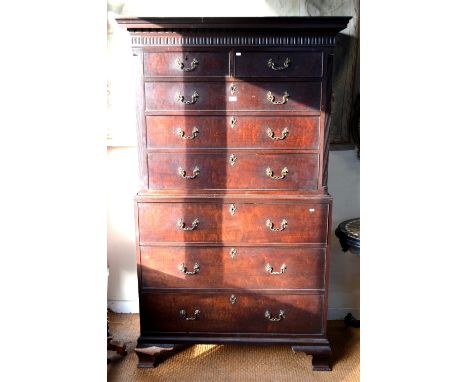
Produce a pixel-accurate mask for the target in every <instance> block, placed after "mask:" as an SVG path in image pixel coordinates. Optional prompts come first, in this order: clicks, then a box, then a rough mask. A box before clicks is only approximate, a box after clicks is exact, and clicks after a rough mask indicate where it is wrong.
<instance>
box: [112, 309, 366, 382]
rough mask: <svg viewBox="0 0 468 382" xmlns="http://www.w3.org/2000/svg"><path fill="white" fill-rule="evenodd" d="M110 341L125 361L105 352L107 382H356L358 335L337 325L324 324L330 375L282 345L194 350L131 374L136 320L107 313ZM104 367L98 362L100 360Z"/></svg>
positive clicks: (207, 346) (134, 369)
mask: <svg viewBox="0 0 468 382" xmlns="http://www.w3.org/2000/svg"><path fill="white" fill-rule="evenodd" d="M109 326H110V332H111V335H112V337H113V339H114V340H116V341H121V342H124V343H125V344H126V345H127V351H128V355H126V356H124V357H121V356H120V355H118V354H116V353H115V352H111V351H108V352H107V356H108V358H110V359H111V360H112V362H111V363H110V364H108V366H107V380H108V381H111V382H117V381H122V382H123V381H125V382H133V381H138V382H139V381H142V382H146V381H148V382H150V381H155V382H156V381H158V382H166V381H168V382H169V381H170V382H173V381H177V382H189V381H190V382H302V381H314V382H332V381H333V382H358V381H359V375H360V366H359V365H360V363H359V329H355V328H346V327H345V325H344V324H343V321H329V322H328V338H329V340H330V343H331V348H332V352H333V358H332V368H333V370H332V371H330V372H326V371H325V372H324V371H314V372H313V371H312V367H311V356H308V355H306V354H304V353H294V352H293V351H292V350H291V347H290V346H286V345H194V346H190V347H189V348H187V349H185V350H183V351H182V352H180V353H176V354H174V355H173V356H171V357H169V358H167V359H166V360H164V361H163V362H162V363H161V364H159V365H158V366H157V367H156V368H154V369H137V367H136V365H137V356H136V354H135V352H134V351H133V349H134V348H135V346H136V340H137V338H138V336H139V322H138V314H117V313H109ZM103 362H104V360H103Z"/></svg>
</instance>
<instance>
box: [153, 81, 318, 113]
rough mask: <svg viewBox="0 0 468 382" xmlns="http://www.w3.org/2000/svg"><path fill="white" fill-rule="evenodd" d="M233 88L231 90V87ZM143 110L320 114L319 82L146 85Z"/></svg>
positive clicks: (187, 82) (168, 83)
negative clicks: (144, 108)
mask: <svg viewBox="0 0 468 382" xmlns="http://www.w3.org/2000/svg"><path fill="white" fill-rule="evenodd" d="M233 85H234V87H233ZM145 97H146V110H147V111H196V110H228V111H235V110H237V111H242V110H255V111H307V112H311V113H315V114H319V113H320V99H321V98H320V97H321V83H320V82H231V83H229V82H226V83H224V82H189V81H186V82H146V83H145Z"/></svg>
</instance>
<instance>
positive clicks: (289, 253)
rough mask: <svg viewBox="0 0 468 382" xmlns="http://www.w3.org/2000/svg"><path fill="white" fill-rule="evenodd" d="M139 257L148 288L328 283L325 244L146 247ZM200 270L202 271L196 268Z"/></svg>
mask: <svg viewBox="0 0 468 382" xmlns="http://www.w3.org/2000/svg"><path fill="white" fill-rule="evenodd" d="M140 256H141V260H140V261H141V287H142V289H144V290H147V289H153V288H156V289H157V288H188V289H192V288H226V289H232V288H234V289H236V288H244V289H246V288H247V289H317V290H323V288H324V284H325V279H324V268H325V249H324V248H311V247H305V246H304V247H267V246H262V247H236V246H227V247H208V248H207V247H193V246H186V247H166V246H144V247H141V249H140ZM197 265H198V266H197ZM268 265H270V266H271V270H270V267H268ZM282 267H283V268H282ZM195 269H197V270H198V271H197V272H196V273H194V270H195ZM273 272H274V273H273Z"/></svg>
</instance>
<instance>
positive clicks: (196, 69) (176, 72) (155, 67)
mask: <svg viewBox="0 0 468 382" xmlns="http://www.w3.org/2000/svg"><path fill="white" fill-rule="evenodd" d="M143 57H144V58H143V62H144V65H143V68H144V75H145V76H154V77H169V76H173V77H178V76H181V77H194V76H202V77H224V76H228V75H229V53H228V52H160V53H145V54H144V56H143Z"/></svg>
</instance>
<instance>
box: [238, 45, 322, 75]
mask: <svg viewBox="0 0 468 382" xmlns="http://www.w3.org/2000/svg"><path fill="white" fill-rule="evenodd" d="M234 57H235V58H234V60H235V61H234V70H235V76H236V77H239V78H240V77H280V78H283V77H322V72H323V68H322V62H323V58H322V52H251V51H247V52H238V51H236V54H235V56H234Z"/></svg>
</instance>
